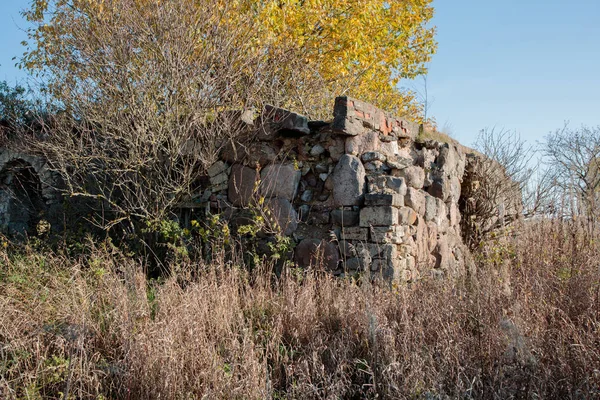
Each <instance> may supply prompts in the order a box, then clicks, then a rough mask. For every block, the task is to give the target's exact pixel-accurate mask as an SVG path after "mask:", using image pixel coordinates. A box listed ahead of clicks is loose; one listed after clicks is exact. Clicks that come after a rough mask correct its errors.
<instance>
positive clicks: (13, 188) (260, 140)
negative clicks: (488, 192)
mask: <svg viewBox="0 0 600 400" xmlns="http://www.w3.org/2000/svg"><path fill="white" fill-rule="evenodd" d="M245 123H246V124H248V132H249V133H248V135H247V136H246V137H242V138H239V139H238V140H237V141H234V142H230V143H229V144H228V145H227V146H225V148H224V149H223V151H222V152H221V157H220V160H219V161H217V162H216V163H215V164H213V165H212V166H211V167H210V168H209V169H208V171H207V177H206V179H205V181H206V182H207V185H206V187H205V188H204V189H203V190H202V191H201V192H200V193H198V194H197V195H195V196H193V197H191V198H190V201H189V203H187V204H184V205H182V209H184V210H203V211H206V212H212V213H219V214H220V215H221V216H223V217H224V218H226V219H227V220H228V221H229V222H230V224H231V225H232V226H233V227H236V226H240V225H243V224H244V223H246V222H247V221H248V219H249V211H252V212H253V213H254V214H253V215H256V213H257V212H258V213H264V216H265V219H266V221H267V223H268V224H269V225H270V226H271V228H272V232H281V233H282V234H284V235H287V236H290V237H291V238H292V239H293V243H294V245H295V250H294V254H293V256H292V257H293V259H294V261H295V262H296V263H297V264H298V265H300V266H302V267H309V266H310V265H311V264H315V262H316V261H317V260H316V259H317V258H318V259H319V262H320V263H321V265H324V266H326V268H328V269H329V270H331V271H332V272H333V273H336V274H348V273H352V272H356V271H361V270H365V269H368V270H370V271H371V273H372V274H373V275H375V276H381V277H383V278H386V279H390V280H402V281H406V280H413V279H417V278H418V277H420V276H422V275H423V274H433V275H440V276H441V275H448V274H450V275H452V274H456V273H460V272H464V270H465V269H466V268H469V265H470V262H469V259H470V255H469V251H468V249H467V248H466V246H465V245H464V244H463V240H462V238H461V228H460V226H461V224H460V221H461V218H468V217H469V216H466V215H461V213H464V212H465V210H464V204H468V202H467V201H465V199H461V193H463V192H464V191H465V190H464V189H463V188H464V187H465V185H466V184H469V185H472V184H473V182H468V176H467V175H468V171H469V168H468V166H469V163H473V162H476V160H477V158H478V156H474V153H473V152H472V151H471V150H470V149H468V148H465V147H463V146H461V145H460V144H458V143H455V142H453V141H447V142H443V141H436V140H431V139H426V138H424V137H423V135H420V132H419V126H418V125H416V124H414V123H411V122H409V121H407V120H404V119H401V118H397V117H394V116H392V115H390V114H388V113H386V112H384V111H383V110H380V109H378V108H376V107H374V106H372V105H370V104H367V103H364V102H361V101H359V100H355V99H351V98H348V97H339V98H338V99H337V100H336V103H335V107H334V118H333V120H332V121H331V122H322V121H309V120H308V119H307V118H305V117H303V116H301V115H298V114H295V113H293V112H290V111H286V110H283V109H276V108H273V107H267V108H266V109H265V110H264V113H263V115H262V116H259V117H258V118H257V119H255V120H254V121H246V122H245ZM466 171H467V172H466ZM23 182H29V183H28V184H26V185H24V184H22V183H23ZM53 182H57V180H56V177H54V176H53V175H52V173H51V172H50V171H49V170H48V169H47V168H46V166H45V163H44V161H43V160H40V159H36V158H33V157H29V156H27V155H24V154H16V153H12V152H10V151H8V150H5V151H3V152H2V153H0V185H1V186H0V226H2V227H3V229H4V230H5V231H8V232H9V233H10V232H19V231H21V232H23V231H29V230H30V229H32V225H34V224H35V223H36V221H37V220H36V218H38V216H39V215H42V214H43V215H44V216H45V218H46V219H48V220H52V219H59V220H60V218H61V216H60V195H59V192H57V190H56V188H55V186H56V184H55V183H54V184H53ZM498 206H499V209H500V208H501V209H502V210H503V211H502V212H503V213H506V212H507V211H506V210H507V207H506V205H498ZM461 207H462V208H463V209H461ZM509 209H510V210H513V209H514V210H516V209H517V208H515V207H512V208H510V207H509ZM511 212H513V213H514V212H515V211H511ZM183 215H185V212H184V213H183ZM186 222H189V221H186Z"/></svg>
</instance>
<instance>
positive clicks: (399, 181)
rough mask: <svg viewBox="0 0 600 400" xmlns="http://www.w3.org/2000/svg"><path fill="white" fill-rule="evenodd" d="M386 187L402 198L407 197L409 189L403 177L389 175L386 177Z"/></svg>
mask: <svg viewBox="0 0 600 400" xmlns="http://www.w3.org/2000/svg"><path fill="white" fill-rule="evenodd" d="M385 185H386V187H387V188H388V189H390V190H393V191H394V192H396V193H398V194H399V195H401V196H405V195H406V191H407V189H408V188H407V186H406V181H405V180H404V178H401V177H395V176H389V175H388V176H386V177H385Z"/></svg>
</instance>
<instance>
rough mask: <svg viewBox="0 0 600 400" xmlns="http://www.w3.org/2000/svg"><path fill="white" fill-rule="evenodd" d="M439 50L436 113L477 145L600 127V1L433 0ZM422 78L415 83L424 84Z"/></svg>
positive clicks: (5, 18)
mask: <svg viewBox="0 0 600 400" xmlns="http://www.w3.org/2000/svg"><path fill="white" fill-rule="evenodd" d="M27 4H28V1H27V0H0V80H4V79H6V80H8V81H9V82H11V83H14V82H16V81H20V80H23V79H25V77H26V75H25V73H24V72H23V71H19V70H18V69H16V68H15V67H14V64H15V61H13V60H11V58H12V57H13V56H20V55H21V54H22V53H23V51H24V50H23V48H22V47H21V46H20V44H19V43H20V42H21V40H24V39H25V38H26V37H25V36H26V35H25V33H24V32H22V31H21V29H23V28H25V27H26V24H25V22H24V21H23V20H22V18H21V16H20V14H19V10H20V9H22V8H23V7H25V6H26V5H27ZM434 6H435V8H436V16H435V20H434V24H435V25H436V26H437V27H438V35H437V40H438V42H439V48H438V52H437V54H436V55H435V56H434V57H433V60H432V62H431V64H430V74H429V78H428V90H429V97H430V100H432V103H431V108H430V115H432V116H434V117H435V118H436V120H437V121H438V125H439V126H440V127H444V126H445V125H446V126H449V127H450V129H451V131H452V134H453V136H454V137H455V138H456V139H458V140H460V141H461V142H462V143H464V144H467V145H469V144H471V143H472V142H473V140H474V138H475V136H476V134H477V132H478V131H479V130H480V129H482V128H484V127H492V126H499V127H505V128H508V129H516V130H517V131H519V132H520V133H521V135H522V136H523V137H525V138H527V139H529V140H531V141H535V140H540V139H542V138H543V137H544V136H545V135H546V134H547V133H548V132H550V131H551V130H554V129H557V128H560V127H561V126H562V125H563V123H564V121H567V120H568V121H570V123H571V125H573V126H578V125H581V124H586V125H600V0H570V1H568V0H544V1H542V0H503V1H492V0H434ZM420 85H421V82H420V81H417V82H414V83H411V84H410V85H408V86H413V87H415V88H419V86H420Z"/></svg>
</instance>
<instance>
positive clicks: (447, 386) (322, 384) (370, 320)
mask: <svg viewBox="0 0 600 400" xmlns="http://www.w3.org/2000/svg"><path fill="white" fill-rule="evenodd" d="M578 232H579V231H577V230H575V229H574V228H572V226H571V225H569V224H567V223H561V222H556V221H554V222H552V221H542V222H537V223H532V224H530V225H529V226H527V227H526V228H525V229H524V230H523V232H522V233H521V234H520V235H519V236H518V238H516V239H512V238H510V237H508V238H507V237H504V238H497V239H495V240H492V241H490V242H489V243H488V244H487V246H486V247H485V248H484V249H482V250H481V254H480V257H479V258H480V261H479V268H478V275H477V277H476V278H477V283H475V281H474V280H471V281H469V282H466V281H465V282H439V281H434V280H424V281H422V282H419V283H418V284H414V285H412V286H410V287H409V286H401V287H395V288H392V289H390V288H389V287H383V286H378V285H371V284H369V283H368V282H367V281H366V280H359V281H355V282H352V281H347V280H341V279H335V278H331V277H329V276H327V275H319V274H316V273H314V274H307V273H302V272H300V271H293V270H292V271H289V273H287V274H286V275H285V276H283V277H282V278H281V279H280V280H278V281H276V282H274V281H273V278H272V277H271V276H270V274H268V273H266V272H255V273H253V274H249V273H247V272H246V271H245V270H244V269H242V268H238V267H232V266H226V263H225V262H224V261H217V262H215V263H214V265H212V266H199V265H196V266H186V267H185V268H182V270H183V271H185V270H189V269H190V268H192V267H193V269H195V270H200V272H199V273H197V274H195V278H193V279H192V278H189V276H188V274H186V273H184V272H182V273H180V274H178V276H176V277H171V278H168V279H165V280H164V281H161V282H155V281H148V280H147V279H146V277H145V276H144V275H143V273H142V272H141V267H140V265H139V264H138V263H137V262H136V261H134V260H132V259H130V258H127V257H125V256H123V255H121V254H120V253H119V252H117V251H115V250H114V249H111V248H110V246H107V245H106V246H104V247H102V248H90V250H89V252H88V255H87V256H85V257H81V258H79V259H75V258H73V257H70V258H67V257H65V256H62V255H58V254H54V253H49V252H46V253H44V252H41V251H39V250H38V251H34V250H31V249H21V250H15V249H11V248H9V249H8V250H9V251H7V250H5V251H2V252H1V253H0V260H3V261H1V267H0V397H1V398H7V399H12V398H60V397H61V396H65V397H66V395H67V394H68V396H70V398H96V399H97V398H116V399H139V398H141V399H144V398H147V399H155V398H163V399H184V398H185V399H187V398H224V399H229V398H240V399H241V398H244V399H246V398H249V399H262V398H297V399H311V398H314V399H321V398H331V399H335V398H349V399H352V398H424V399H425V398H427V399H433V398H482V399H498V398H502V399H505V398H532V399H534V398H556V399H562V398H581V399H584V398H595V396H600V392H598V386H599V384H600V335H599V332H598V328H599V322H600V315H599V313H600V309H599V302H600V299H599V290H600V287H599V277H600V272H599V261H598V260H600V258H599V257H598V255H599V254H598V253H599V251H598V250H599V249H598V247H597V246H596V245H595V243H593V242H591V241H590V240H589V239H584V238H583V237H581V235H580V234H579V233H578ZM63 398H64V397H63Z"/></svg>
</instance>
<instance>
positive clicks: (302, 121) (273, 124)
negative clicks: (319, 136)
mask: <svg viewBox="0 0 600 400" xmlns="http://www.w3.org/2000/svg"><path fill="white" fill-rule="evenodd" d="M260 122H261V126H260V128H259V130H258V139H259V140H273V139H275V138H276V137H277V136H278V134H279V133H280V132H282V131H288V132H294V133H297V134H301V135H308V134H309V133H310V129H309V127H308V118H306V117H305V116H303V115H300V114H296V113H294V112H291V111H289V110H285V109H283V108H278V107H274V106H272V105H268V104H267V105H266V106H265V108H264V110H263V113H262V115H261V116H260Z"/></svg>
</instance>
